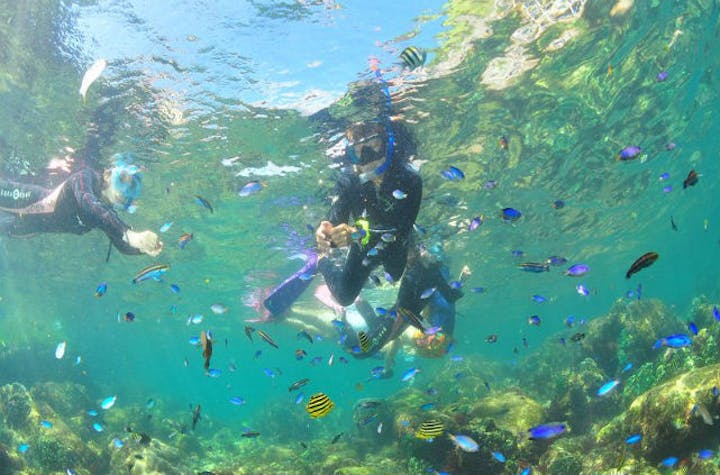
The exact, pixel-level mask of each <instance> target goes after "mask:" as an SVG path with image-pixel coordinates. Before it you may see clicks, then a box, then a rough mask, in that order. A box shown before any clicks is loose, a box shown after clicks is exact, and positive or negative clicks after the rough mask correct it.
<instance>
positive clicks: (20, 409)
mask: <svg viewBox="0 0 720 475" xmlns="http://www.w3.org/2000/svg"><path fill="white" fill-rule="evenodd" d="M32 406H33V404H32V398H31V396H30V393H29V392H28V390H27V389H26V388H25V386H23V385H22V384H20V383H10V384H6V385H4V386H3V387H0V418H1V419H2V421H3V422H4V423H3V425H7V426H9V427H11V428H13V429H20V428H23V427H25V426H26V425H27V424H28V422H29V419H30V413H31V411H32Z"/></svg>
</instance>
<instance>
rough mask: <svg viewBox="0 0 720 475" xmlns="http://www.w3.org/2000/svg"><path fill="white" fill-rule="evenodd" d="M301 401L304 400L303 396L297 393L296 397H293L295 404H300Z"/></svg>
mask: <svg viewBox="0 0 720 475" xmlns="http://www.w3.org/2000/svg"><path fill="white" fill-rule="evenodd" d="M303 399H305V394H303V393H298V395H297V396H295V404H300V403H301V402H303Z"/></svg>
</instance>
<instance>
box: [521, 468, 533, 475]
mask: <svg viewBox="0 0 720 475" xmlns="http://www.w3.org/2000/svg"><path fill="white" fill-rule="evenodd" d="M520 475H532V468H531V467H525V468H524V469H523V471H522V472H520Z"/></svg>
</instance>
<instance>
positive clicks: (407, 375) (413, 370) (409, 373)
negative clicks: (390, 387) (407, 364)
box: [400, 368, 420, 383]
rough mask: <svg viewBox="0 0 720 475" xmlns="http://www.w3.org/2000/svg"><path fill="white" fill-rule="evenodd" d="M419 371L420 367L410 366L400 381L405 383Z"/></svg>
mask: <svg viewBox="0 0 720 475" xmlns="http://www.w3.org/2000/svg"><path fill="white" fill-rule="evenodd" d="M419 372H420V369H418V368H410V369H409V370H407V371H405V373H404V374H403V375H402V378H400V381H402V382H403V383H405V382H407V381H410V380H411V379H413V378H414V377H415V375H416V374H418V373H419Z"/></svg>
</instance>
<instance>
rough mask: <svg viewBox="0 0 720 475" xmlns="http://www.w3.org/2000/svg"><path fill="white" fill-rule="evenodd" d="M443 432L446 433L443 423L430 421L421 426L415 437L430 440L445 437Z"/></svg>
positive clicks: (435, 420)
mask: <svg viewBox="0 0 720 475" xmlns="http://www.w3.org/2000/svg"><path fill="white" fill-rule="evenodd" d="M443 432H445V427H444V426H443V423H442V422H440V421H439V420H437V419H430V420H428V421H425V422H423V423H422V424H420V427H419V428H418V430H417V431H415V437H417V438H418V439H426V440H429V439H434V438H435V437H439V436H441V435H443Z"/></svg>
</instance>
